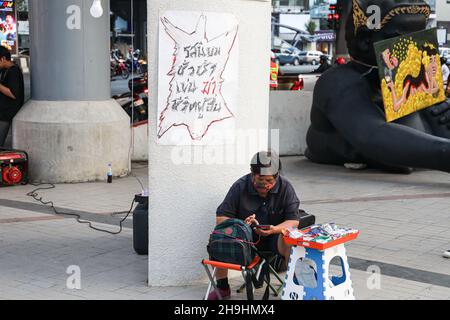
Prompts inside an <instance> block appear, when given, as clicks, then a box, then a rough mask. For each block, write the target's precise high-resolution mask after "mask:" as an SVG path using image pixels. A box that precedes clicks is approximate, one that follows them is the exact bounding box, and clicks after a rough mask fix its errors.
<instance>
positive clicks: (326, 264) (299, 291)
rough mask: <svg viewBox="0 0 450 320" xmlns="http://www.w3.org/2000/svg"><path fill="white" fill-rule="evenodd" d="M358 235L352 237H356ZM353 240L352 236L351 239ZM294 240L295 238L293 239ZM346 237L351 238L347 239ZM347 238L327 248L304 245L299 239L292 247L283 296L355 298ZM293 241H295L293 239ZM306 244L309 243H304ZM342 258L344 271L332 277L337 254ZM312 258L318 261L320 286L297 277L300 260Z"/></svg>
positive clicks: (293, 297) (317, 277)
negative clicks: (306, 283) (303, 282)
mask: <svg viewBox="0 0 450 320" xmlns="http://www.w3.org/2000/svg"><path fill="white" fill-rule="evenodd" d="M354 238H356V236H354V237H353V239H354ZM351 240H352V239H351ZM291 241H292V239H291ZM347 241H350V239H349V240H347ZM347 241H345V240H342V239H341V240H340V241H338V242H336V245H334V246H333V245H332V244H330V245H329V247H327V248H326V249H323V250H320V249H314V248H305V247H303V246H302V243H301V242H299V243H298V244H297V246H294V247H292V250H291V256H290V258H289V264H288V270H287V272H286V280H285V284H284V288H283V293H282V295H281V299H282V300H355V296H354V292H353V287H352V280H351V275H350V267H349V264H348V259H347V254H346V250H345V246H344V242H347ZM291 244H292V242H291ZM303 245H308V244H307V243H303ZM335 257H338V258H340V259H341V266H342V275H341V276H340V277H331V278H330V263H331V261H332V260H333V259H334V258H335ZM299 260H300V261H303V262H308V261H312V262H314V263H315V266H316V268H315V272H316V283H317V286H316V287H314V288H310V287H307V286H303V285H302V284H301V283H300V282H299V281H298V280H296V278H297V277H295V267H296V265H297V262H299Z"/></svg>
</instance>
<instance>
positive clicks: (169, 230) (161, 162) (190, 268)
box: [147, 0, 271, 286]
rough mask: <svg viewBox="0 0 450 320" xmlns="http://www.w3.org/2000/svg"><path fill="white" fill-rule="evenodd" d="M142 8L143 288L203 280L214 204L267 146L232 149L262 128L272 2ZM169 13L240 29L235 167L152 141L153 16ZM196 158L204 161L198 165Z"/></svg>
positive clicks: (185, 0) (226, 0)
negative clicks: (222, 20) (228, 22)
mask: <svg viewBox="0 0 450 320" xmlns="http://www.w3.org/2000/svg"><path fill="white" fill-rule="evenodd" d="M147 3H148V24H149V26H148V35H149V39H148V41H149V61H153V62H154V63H150V65H149V83H151V84H152V88H155V89H154V90H150V94H149V105H150V108H149V110H152V111H151V112H150V116H149V117H150V119H149V124H150V129H149V130H150V135H149V139H150V142H149V143H150V145H149V163H150V165H149V189H150V201H149V285H150V286H181V285H188V284H195V283H204V281H205V280H206V276H205V273H204V269H203V267H202V266H201V264H200V262H201V260H202V259H204V258H207V257H208V256H207V251H206V245H207V243H208V237H209V234H210V232H211V231H212V230H213V227H214V225H215V212H216V209H217V206H218V205H219V204H220V203H221V202H222V201H223V199H224V197H225V195H226V193H227V191H228V189H229V188H230V187H231V185H232V184H233V183H234V182H235V181H236V180H237V179H239V178H240V177H242V176H244V175H245V174H248V173H249V172H250V160H251V157H252V155H253V154H254V153H256V152H257V151H259V149H261V146H262V145H264V147H265V148H267V140H268V139H267V137H268V135H267V132H266V134H265V135H263V137H262V138H261V140H262V142H263V143H261V140H259V142H260V143H259V144H258V145H257V144H254V143H250V144H249V145H248V146H247V147H244V148H241V149H239V148H237V144H238V143H239V142H238V139H239V138H242V136H243V135H246V134H248V133H249V132H252V131H253V132H259V131H260V130H261V131H263V130H266V131H267V130H268V122H269V120H268V116H269V112H268V111H269V78H270V77H269V73H270V34H271V1H261V0H260V1H251V0H208V1H205V0H171V1H167V0H149V1H148V2H147ZM168 10H177V11H196V12H214V13H231V14H233V15H234V16H235V17H236V19H237V21H238V23H239V31H238V36H239V50H238V51H237V54H238V56H239V69H238V70H239V72H238V78H239V79H238V81H239V90H238V99H237V100H238V101H237V106H236V110H237V112H236V114H235V118H236V119H235V121H236V122H235V123H236V131H235V140H234V142H232V143H231V144H230V145H228V146H227V147H223V148H227V150H230V151H229V152H228V153H227V155H231V158H232V159H233V158H234V159H235V161H234V162H233V161H231V162H228V161H227V162H226V163H222V164H220V163H217V162H215V161H212V163H211V162H209V161H208V160H206V159H205V156H210V155H211V154H210V153H209V151H210V149H209V148H210V147H208V146H186V147H174V146H163V145H160V144H158V143H157V129H158V128H157V117H158V115H157V112H156V110H157V105H158V92H157V90H156V88H157V87H158V81H159V80H160V79H158V63H157V62H158V48H159V44H158V41H159V36H158V32H159V18H160V14H163V13H164V12H165V11H168ZM210 23H214V21H210ZM193 29H195V25H194V26H193ZM191 31H192V30H191ZM214 36H215V35H209V37H214ZM216 36H217V35H216ZM171 47H173V45H172V46H171ZM224 86H226V83H225V84H224ZM224 90H225V88H224ZM250 135H251V134H250ZM241 142H242V141H241ZM238 149H239V150H240V151H237V150H238ZM236 152H237V154H234V153H236ZM219 153H220V151H219ZM180 154H185V155H188V157H187V158H188V159H187V161H186V162H183V163H182V164H176V161H175V162H174V158H176V157H177V156H179V155H180ZM202 155H203V161H196V160H198V158H197V159H195V158H196V157H197V156H198V157H199V158H201V157H202ZM238 158H239V159H243V161H241V160H239V159H238ZM217 159H218V158H217Z"/></svg>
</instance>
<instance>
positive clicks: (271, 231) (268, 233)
mask: <svg viewBox="0 0 450 320" xmlns="http://www.w3.org/2000/svg"><path fill="white" fill-rule="evenodd" d="M255 233H256V234H257V235H258V236H261V237H268V236H271V235H273V234H277V233H279V232H278V229H277V227H275V226H270V229H266V230H264V229H261V228H255Z"/></svg>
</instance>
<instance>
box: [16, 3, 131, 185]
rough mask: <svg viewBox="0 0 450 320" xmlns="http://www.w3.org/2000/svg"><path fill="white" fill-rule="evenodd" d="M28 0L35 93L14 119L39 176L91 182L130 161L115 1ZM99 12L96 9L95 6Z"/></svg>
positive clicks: (125, 168) (121, 170)
mask: <svg viewBox="0 0 450 320" xmlns="http://www.w3.org/2000/svg"><path fill="white" fill-rule="evenodd" d="M93 3H94V1H93V0H30V35H31V100H30V101H29V102H28V103H27V104H26V105H25V106H24V107H23V108H22V110H21V111H20V112H19V114H18V115H17V116H16V118H15V119H14V123H13V146H14V148H17V149H23V150H26V151H27V152H28V153H29V156H30V174H31V179H32V180H33V181H42V182H55V183H62V182H85V181H94V180H103V179H105V178H106V172H107V166H108V163H112V166H113V173H114V175H116V176H120V175H126V174H127V173H128V172H129V168H130V156H129V154H130V141H131V129H130V120H129V118H128V116H127V115H126V113H125V112H124V111H123V110H122V108H121V107H120V106H119V105H118V104H117V103H116V102H115V101H114V100H112V99H111V86H110V73H109V72H110V71H109V70H110V67H109V63H110V62H109V50H110V44H109V37H110V35H109V29H110V28H109V24H110V18H109V12H110V11H109V1H108V0H101V1H100V4H101V6H102V9H103V12H101V11H100V12H99V13H102V15H101V16H100V17H94V16H93V14H92V10H91V8H92V5H93ZM94 15H95V12H94Z"/></svg>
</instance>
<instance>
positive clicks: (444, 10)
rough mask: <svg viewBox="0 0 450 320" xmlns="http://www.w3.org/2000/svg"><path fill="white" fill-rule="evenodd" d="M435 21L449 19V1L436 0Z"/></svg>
mask: <svg viewBox="0 0 450 320" xmlns="http://www.w3.org/2000/svg"><path fill="white" fill-rule="evenodd" d="M436 16H437V21H450V3H449V2H448V1H447V0H436Z"/></svg>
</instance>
